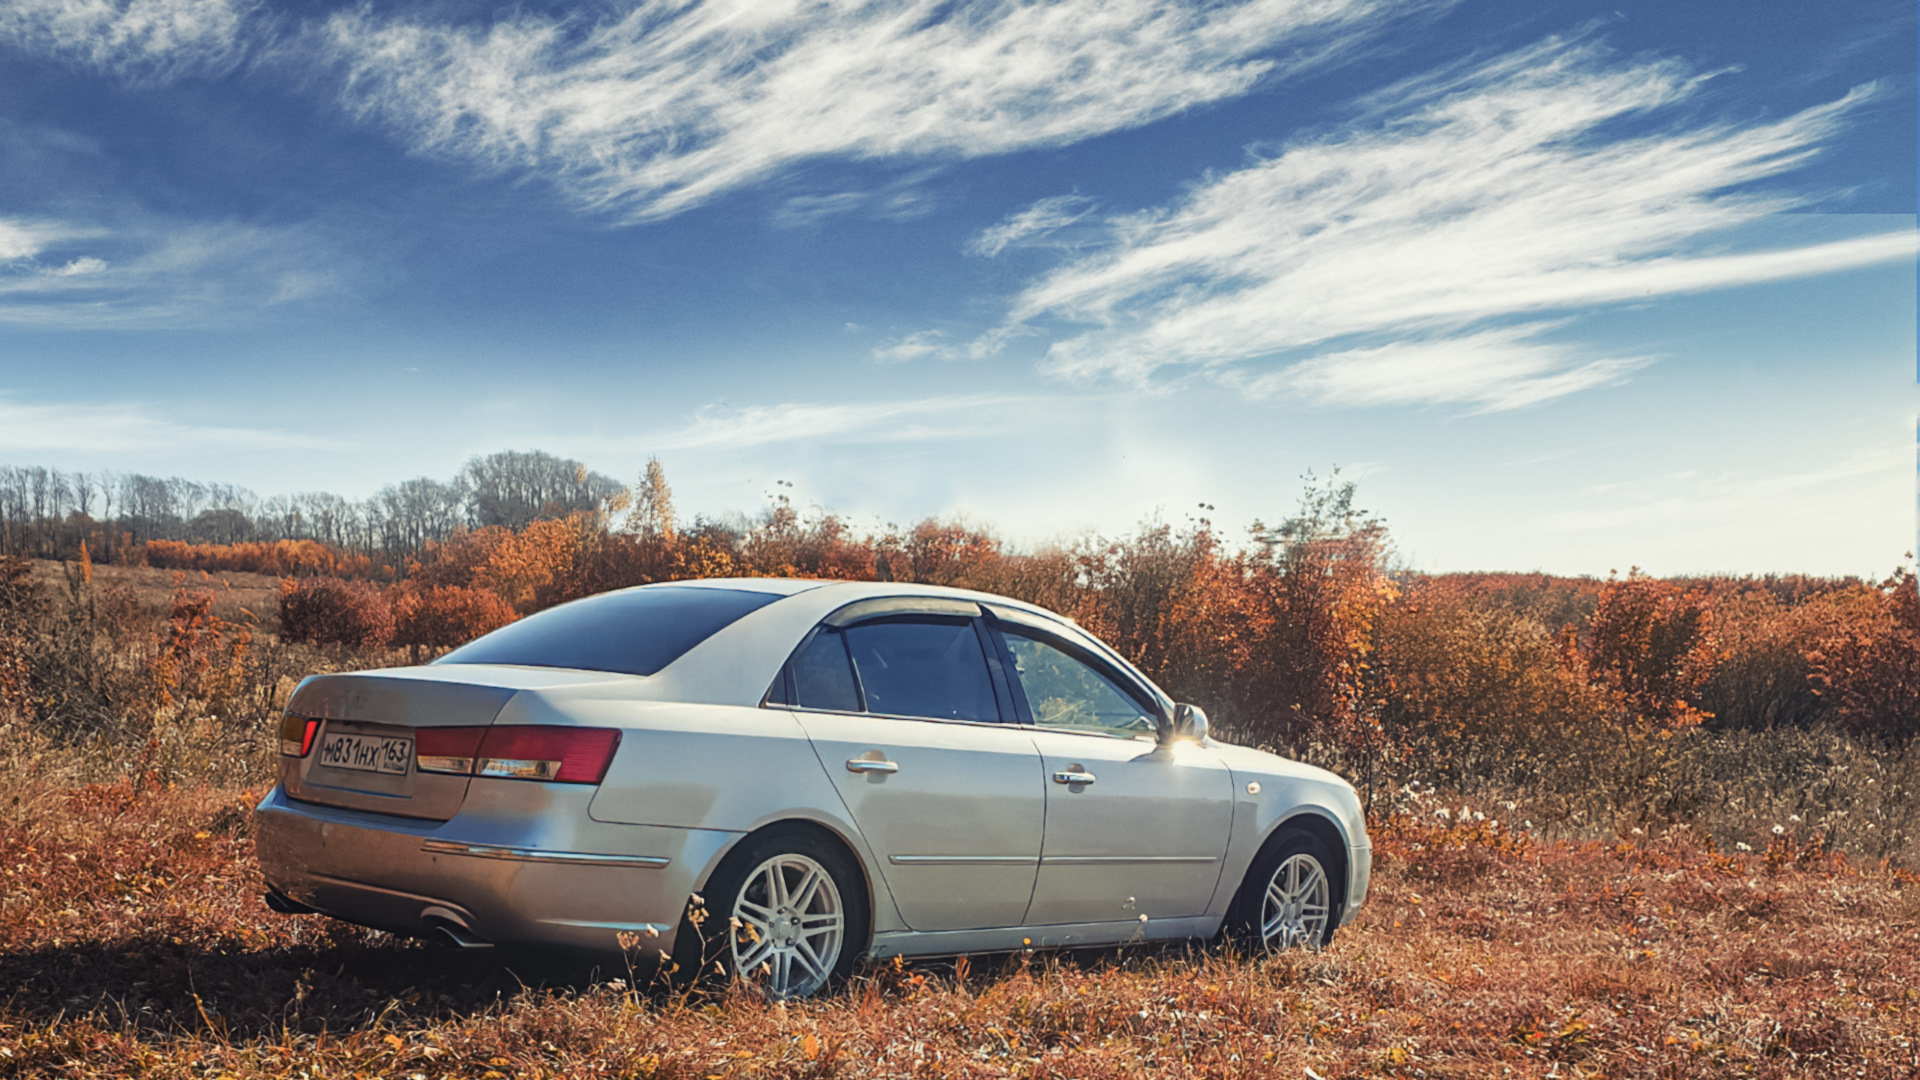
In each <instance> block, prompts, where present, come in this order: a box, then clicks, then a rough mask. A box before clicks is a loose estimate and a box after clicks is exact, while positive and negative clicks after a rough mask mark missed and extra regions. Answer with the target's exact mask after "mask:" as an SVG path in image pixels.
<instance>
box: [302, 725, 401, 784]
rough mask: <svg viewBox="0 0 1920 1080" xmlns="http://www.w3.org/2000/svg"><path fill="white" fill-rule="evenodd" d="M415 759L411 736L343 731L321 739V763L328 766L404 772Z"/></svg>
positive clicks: (379, 771)
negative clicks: (389, 736) (354, 733)
mask: <svg viewBox="0 0 1920 1080" xmlns="http://www.w3.org/2000/svg"><path fill="white" fill-rule="evenodd" d="M412 763H413V740H412V739H389V738H383V737H380V736H376V735H344V734H341V735H327V736H325V737H323V738H322V739H321V740H320V764H322V765H325V766H327V767H329V768H334V769H352V770H353V771H355V772H377V773H394V774H397V775H404V774H405V773H406V771H407V767H408V766H409V765H411V764H412Z"/></svg>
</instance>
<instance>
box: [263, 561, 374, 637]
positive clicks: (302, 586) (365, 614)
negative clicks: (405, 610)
mask: <svg viewBox="0 0 1920 1080" xmlns="http://www.w3.org/2000/svg"><path fill="white" fill-rule="evenodd" d="M280 630H281V633H282V634H283V635H284V636H285V637H286V638H287V640H289V641H310V642H313V643H315V644H339V645H350V646H353V647H355V648H375V649H377V648H382V647H384V646H385V645H386V644H387V643H388V642H389V641H391V640H393V609H392V608H391V607H389V606H388V604H387V600H386V597H384V596H382V595H381V594H380V590H379V589H377V588H375V587H374V586H372V585H369V584H368V583H366V582H364V581H343V580H341V579H339V578H301V579H298V580H293V579H289V580H285V581H282V582H281V583H280Z"/></svg>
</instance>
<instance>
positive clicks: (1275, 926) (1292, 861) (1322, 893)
mask: <svg viewBox="0 0 1920 1080" xmlns="http://www.w3.org/2000/svg"><path fill="white" fill-rule="evenodd" d="M1330 893H1331V889H1330V888H1329V887H1328V884H1327V872H1326V870H1325V869H1323V868H1322V867H1321V865H1320V860H1318V859H1316V858H1314V857H1313V856H1312V855H1308V854H1304V853H1302V854H1297V855H1292V856H1289V857H1288V858H1287V860H1286V861H1285V862H1282V863H1281V864H1280V865H1279V866H1278V867H1276V868H1275V869H1274V871H1273V877H1271V878H1269V879H1268V880H1267V891H1266V895H1265V897H1263V898H1262V900H1261V903H1260V942H1261V944H1262V945H1264V946H1265V947H1266V948H1267V949H1268V950H1269V951H1273V952H1278V951H1280V950H1283V949H1292V948H1298V947H1300V946H1308V947H1313V946H1318V945H1319V944H1320V943H1321V942H1323V941H1325V940H1326V939H1327V917H1328V912H1329V911H1331V906H1330V904H1329V896H1330Z"/></svg>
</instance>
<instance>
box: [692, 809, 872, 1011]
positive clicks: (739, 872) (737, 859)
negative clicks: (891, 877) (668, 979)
mask: <svg viewBox="0 0 1920 1080" xmlns="http://www.w3.org/2000/svg"><path fill="white" fill-rule="evenodd" d="M704 899H705V900H706V904H705V911H706V914H705V916H704V918H702V919H701V920H700V925H699V926H698V928H697V930H695V928H694V927H692V926H683V927H682V932H683V934H684V935H685V936H686V937H687V938H688V939H693V940H697V941H698V942H699V943H700V945H701V946H702V947H703V948H702V955H701V957H700V960H699V964H700V967H699V970H700V972H701V973H702V974H707V975H715V976H733V977H738V978H741V979H744V980H747V981H749V982H752V983H755V984H757V985H759V986H760V987H761V989H762V990H763V991H764V992H765V993H766V994H767V996H768V997H770V998H775V999H785V998H800V997H807V996H809V995H811V994H815V993H818V992H819V991H820V990H821V989H823V988H825V987H826V985H827V984H828V983H829V982H830V981H832V980H833V979H836V978H839V977H842V976H845V975H846V974H847V972H848V971H850V970H851V969H852V967H853V961H854V957H855V956H856V955H857V954H858V953H859V951H860V946H861V943H863V942H864V941H865V937H866V927H867V911H866V907H867V905H866V894H865V891H864V890H863V889H862V888H861V887H860V878H859V876H858V874H857V873H856V872H855V871H854V868H853V866H852V865H851V860H849V859H848V858H847V856H846V853H845V852H843V851H841V850H840V849H839V848H838V846H837V845H835V844H833V843H831V842H830V841H827V840H825V839H823V838H821V837H820V836H818V835H816V834H813V833H810V832H800V831H793V832H787V831H781V832H775V833H768V834H765V835H763V836H758V837H755V838H753V839H751V840H748V841H747V842H746V843H745V844H744V845H742V847H741V848H740V849H739V850H737V851H735V852H734V853H733V854H732V855H730V856H728V858H727V861H726V862H725V863H724V864H723V865H722V866H721V867H720V869H719V870H717V871H715V873H714V875H713V878H712V880H711V881H709V882H708V883H707V888H706V893H705V897H704ZM689 931H693V932H691V933H689ZM678 951H679V950H676V952H678ZM676 959H679V958H678V957H676ZM683 966H685V965H684V962H683Z"/></svg>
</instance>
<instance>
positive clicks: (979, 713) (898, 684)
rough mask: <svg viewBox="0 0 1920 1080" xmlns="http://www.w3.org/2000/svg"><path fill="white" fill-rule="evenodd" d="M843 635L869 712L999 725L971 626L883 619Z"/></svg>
mask: <svg viewBox="0 0 1920 1080" xmlns="http://www.w3.org/2000/svg"><path fill="white" fill-rule="evenodd" d="M843 633H844V635H845V637H846V640H847V649H848V651H849V652H851V653H852V654H853V666H854V669H855V670H856V671H858V672H859V675H860V688H861V689H862V690H864V691H865V692H866V695H867V711H868V712H872V713H884V714H886V715H888V716H924V717H930V718H932V719H936V720H986V721H997V720H999V719H1000V708H999V706H998V705H997V704H996V703H995V702H994V697H993V680H992V676H990V675H988V674H987V656H986V653H984V652H982V651H981V649H980V638H979V636H978V635H977V634H975V633H974V629H973V623H971V622H970V621H968V620H966V619H919V618H914V619H888V620H886V621H884V622H870V623H861V624H859V625H857V626H852V627H849V628H847V629H846V630H845V631H843ZM822 636H825V635H822Z"/></svg>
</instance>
